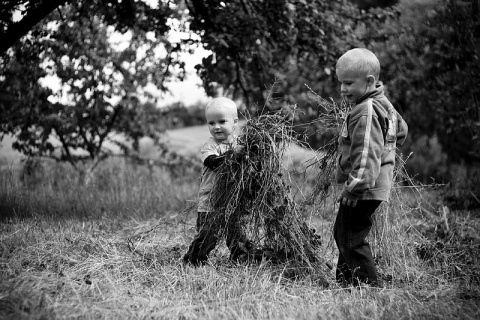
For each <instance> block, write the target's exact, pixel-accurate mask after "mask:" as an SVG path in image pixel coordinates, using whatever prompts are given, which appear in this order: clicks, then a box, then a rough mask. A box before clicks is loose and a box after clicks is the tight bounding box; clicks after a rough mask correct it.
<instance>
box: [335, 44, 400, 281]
mask: <svg viewBox="0 0 480 320" xmlns="http://www.w3.org/2000/svg"><path fill="white" fill-rule="evenodd" d="M379 74H380V62H379V61H378V59H377V57H376V56H375V55H374V54H373V53H372V52H371V51H369V50H367V49H362V48H356V49H352V50H349V51H347V52H346V53H345V54H344V55H342V56H341V57H340V58H339V59H338V61H337V64H336V76H337V79H338V81H339V82H340V84H341V94H342V96H343V97H344V99H346V100H348V102H349V103H350V104H351V105H352V108H351V110H350V111H349V113H348V115H347V118H346V120H345V123H344V125H343V128H342V131H341V134H340V137H339V157H338V160H337V172H336V179H337V182H338V183H341V184H343V190H342V191H341V194H340V196H339V197H338V202H340V207H339V209H338V214H337V218H336V220H335V225H334V231H333V232H334V238H335V242H336V244H337V247H338V250H339V257H338V263H337V269H336V279H337V281H338V282H339V283H340V284H341V285H343V286H350V285H354V286H357V285H359V284H360V283H365V284H369V285H372V286H380V285H381V282H380V281H379V278H378V276H377V272H376V270H375V263H374V260H373V256H372V251H371V249H370V246H369V244H368V242H367V241H366V237H367V235H368V233H369V232H370V229H371V227H372V215H373V214H374V212H375V210H376V209H377V208H378V206H379V205H380V203H381V202H382V201H388V199H389V196H390V189H391V187H392V183H393V169H394V166H395V146H396V144H399V145H401V144H403V142H404V141H405V138H406V136H407V131H408V127H407V124H406V123H405V121H404V120H403V119H402V117H401V116H400V114H398V112H397V111H396V110H395V109H394V108H393V106H392V104H391V103H390V101H389V100H388V99H387V98H386V97H385V95H384V92H383V86H382V85H381V84H378V83H377V81H378V77H379Z"/></svg>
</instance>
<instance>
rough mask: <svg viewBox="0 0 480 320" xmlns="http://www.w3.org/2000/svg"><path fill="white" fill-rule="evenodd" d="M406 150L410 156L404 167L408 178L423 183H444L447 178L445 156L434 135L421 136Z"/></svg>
mask: <svg viewBox="0 0 480 320" xmlns="http://www.w3.org/2000/svg"><path fill="white" fill-rule="evenodd" d="M406 147H407V146H406ZM408 149H409V150H411V152H412V154H411V156H410V158H409V159H408V161H407V163H406V165H405V166H406V169H407V172H408V173H409V175H410V176H412V177H414V178H415V179H416V180H418V181H420V182H423V183H431V182H445V180H446V179H447V178H448V177H447V155H446V154H445V153H444V152H443V149H442V146H441V145H440V143H439V142H438V137H437V136H436V135H434V136H432V137H429V136H427V135H422V136H421V137H420V138H418V139H416V140H415V141H413V142H412V143H411V144H410V146H409V148H408ZM432 180H433V181H432Z"/></svg>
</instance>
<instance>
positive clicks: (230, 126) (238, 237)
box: [183, 97, 247, 266]
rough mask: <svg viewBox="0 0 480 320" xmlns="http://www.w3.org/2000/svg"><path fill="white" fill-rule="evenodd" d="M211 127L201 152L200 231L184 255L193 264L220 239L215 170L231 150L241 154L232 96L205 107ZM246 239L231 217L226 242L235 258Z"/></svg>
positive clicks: (202, 257) (203, 261) (195, 264)
mask: <svg viewBox="0 0 480 320" xmlns="http://www.w3.org/2000/svg"><path fill="white" fill-rule="evenodd" d="M205 117H206V119H207V125H208V130H209V131H210V134H211V135H212V137H210V139H209V140H208V141H207V142H206V143H205V144H204V145H203V147H202V149H201V151H200V153H201V160H202V162H203V165H204V167H203V170H202V177H201V182H200V190H199V192H198V209H197V212H198V216H197V224H196V229H197V235H196V236H195V238H194V239H193V242H192V244H191V245H190V248H189V249H188V251H187V253H186V254H185V256H184V257H183V261H184V262H185V263H191V264H193V265H194V266H197V265H201V264H204V263H205V262H206V261H207V259H208V254H209V253H210V251H212V250H213V249H214V248H215V246H216V244H217V242H218V236H219V235H218V227H219V226H218V223H219V222H217V221H214V220H215V219H214V218H215V215H214V214H213V209H214V208H212V203H211V198H210V193H211V191H212V190H213V187H214V183H215V178H216V170H217V169H218V168H219V167H220V165H221V164H222V163H223V162H224V159H225V155H226V154H227V153H228V152H234V153H236V155H238V156H239V155H240V153H241V149H242V148H241V147H239V146H238V145H237V137H236V136H235V135H234V131H235V129H236V127H237V125H238V114H237V106H236V104H235V102H233V101H232V100H231V99H228V98H224V97H220V98H215V99H213V100H212V101H211V102H210V103H208V104H207V106H206V108H205ZM246 244H247V241H246V239H245V237H244V236H243V234H242V232H241V229H240V228H239V226H238V223H237V222H236V221H229V222H228V226H227V246H228V247H229V249H230V252H231V256H230V258H231V259H232V260H236V259H237V258H238V257H239V256H240V255H241V254H242V253H243V252H242V247H243V248H245V245H246Z"/></svg>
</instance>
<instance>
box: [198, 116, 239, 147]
mask: <svg viewBox="0 0 480 320" xmlns="http://www.w3.org/2000/svg"><path fill="white" fill-rule="evenodd" d="M205 116H206V118H207V124H208V130H210V134H211V135H212V137H213V138H214V139H215V140H216V141H217V142H224V141H228V142H230V140H231V135H232V133H233V131H234V130H235V127H236V125H237V122H238V119H235V118H234V117H233V115H232V114H231V113H230V112H228V110H226V109H224V108H215V109H213V110H208V111H207V112H206V113H205Z"/></svg>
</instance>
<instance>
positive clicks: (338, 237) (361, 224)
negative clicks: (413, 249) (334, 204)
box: [333, 200, 381, 286]
mask: <svg viewBox="0 0 480 320" xmlns="http://www.w3.org/2000/svg"><path fill="white" fill-rule="evenodd" d="M380 203H381V201H377V200H360V201H357V205H356V206H355V207H349V206H344V205H342V204H340V208H339V209H338V214H337V219H336V220H335V225H334V227H333V236H334V238H335V242H336V244H337V247H338V251H339V256H338V263H337V270H336V279H337V281H338V282H339V283H341V284H342V285H345V286H349V285H354V286H358V285H359V284H360V283H366V284H370V285H379V283H378V276H377V271H376V269H375V262H374V260H373V256H372V250H371V249H370V245H369V244H368V242H367V241H366V237H367V236H368V233H369V232H370V229H371V228H372V223H373V220H372V216H373V214H374V213H375V210H376V209H377V208H378V206H379V205H380Z"/></svg>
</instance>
